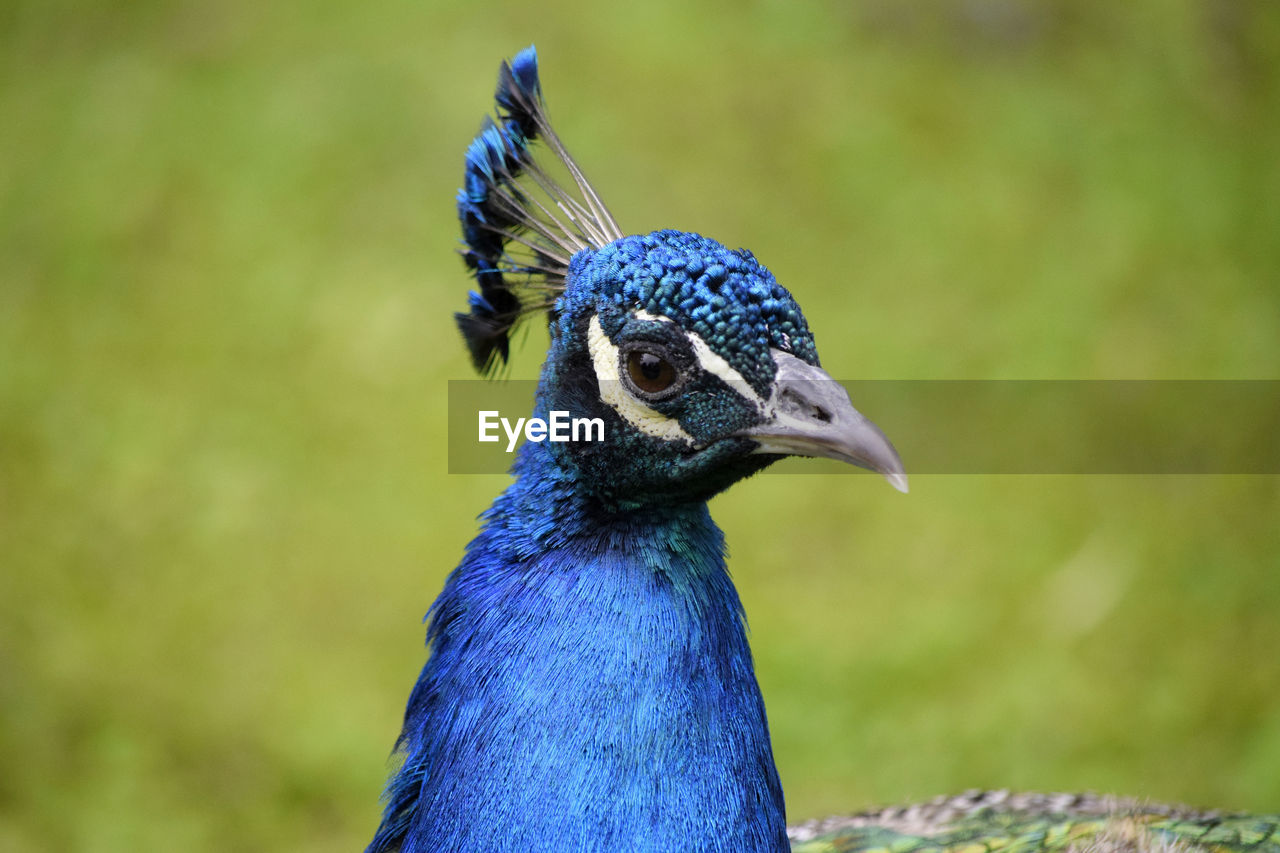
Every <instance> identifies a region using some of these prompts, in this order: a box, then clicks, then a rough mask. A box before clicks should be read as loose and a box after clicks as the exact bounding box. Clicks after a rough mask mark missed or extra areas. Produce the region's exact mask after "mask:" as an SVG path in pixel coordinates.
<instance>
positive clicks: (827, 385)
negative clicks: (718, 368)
mask: <svg viewBox="0 0 1280 853" xmlns="http://www.w3.org/2000/svg"><path fill="white" fill-rule="evenodd" d="M771 352H772V355H773V360H774V364H776V365H777V366H778V374H777V376H776V377H775V378H774V382H773V393H772V394H771V395H770V397H769V401H768V403H767V404H766V416H767V417H768V420H767V421H766V422H765V423H763V424H760V425H759V426H756V427H752V428H751V429H749V430H746V431H744V432H743V433H742V435H745V436H748V437H750V438H752V439H754V440H755V441H756V443H757V444H758V445H759V447H757V448H756V450H755V451H753V452H755V453H777V454H782V455H787V456H821V457H826V458H828V459H839V460H840V461H841V462H848V463H851V464H853V465H857V466H858V467H860V468H867V469H869V470H871V471H875V472H877V473H879V474H882V475H884V478H885V479H886V480H888V481H889V484H890V485H891V486H893V487H894V488H895V489H897V490H898V491H900V492H906V491H907V474H906V472H905V470H904V469H903V467H902V459H900V458H899V457H898V451H896V450H894V449H893V444H892V443H891V442H890V441H889V439H888V438H886V437H885V434H884V433H883V432H881V431H880V428H879V427H878V426H876V425H875V424H873V423H872V422H871V421H869V420H867V419H866V418H865V417H863V416H862V414H861V413H860V412H858V410H857V409H855V408H854V407H853V403H852V402H851V401H850V400H849V392H847V391H845V390H844V387H843V386H841V385H840V383H839V382H836V381H835V380H834V379H832V378H831V376H830V375H828V374H827V372H826V371H824V370H822V369H821V368H818V367H814V366H813V365H811V364H808V363H806V362H804V361H801V360H800V359H798V358H796V357H795V356H793V355H791V354H790V353H786V352H782V351H781V350H776V349H775V350H772V351H771Z"/></svg>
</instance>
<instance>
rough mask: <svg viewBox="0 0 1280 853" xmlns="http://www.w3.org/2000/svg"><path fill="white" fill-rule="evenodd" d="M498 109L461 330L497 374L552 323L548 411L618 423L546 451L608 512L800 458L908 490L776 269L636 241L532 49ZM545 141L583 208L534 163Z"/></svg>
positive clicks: (748, 258) (473, 225)
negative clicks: (546, 97)
mask: <svg viewBox="0 0 1280 853" xmlns="http://www.w3.org/2000/svg"><path fill="white" fill-rule="evenodd" d="M497 101H498V104H499V113H500V117H501V123H500V124H493V123H487V124H486V126H485V127H484V128H483V129H482V131H481V133H480V135H479V136H478V137H477V138H476V140H475V142H473V143H472V145H471V148H470V149H469V150H468V152H467V184H466V187H465V188H464V189H463V190H462V191H461V192H460V193H459V196H458V209H459V216H460V218H461V220H462V225H463V235H464V239H465V242H466V244H467V250H466V252H465V257H466V260H467V263H468V265H469V266H471V268H472V270H473V271H474V273H475V276H476V279H477V282H478V283H479V284H480V290H479V291H478V292H473V293H472V294H471V303H470V307H471V310H470V312H469V313H466V314H459V315H457V319H458V325H459V328H460V329H461V330H462V333H463V337H464V339H465V340H466V341H467V344H468V346H469V347H470V349H471V353H472V357H473V360H474V361H475V363H476V365H477V367H478V368H480V369H481V370H482V371H484V372H488V371H491V370H493V369H494V368H495V367H496V366H497V365H498V364H500V363H501V362H503V361H505V359H506V356H507V345H508V333H509V331H510V329H511V327H512V326H513V325H514V324H515V323H516V322H518V321H519V320H520V319H521V318H523V317H525V316H527V315H528V314H531V313H535V312H541V311H546V312H547V313H548V314H549V316H550V326H551V332H552V341H551V348H550V352H549V354H548V358H547V362H546V364H545V365H544V367H543V372H542V379H541V382H540V383H539V391H538V409H539V412H540V413H542V414H543V415H544V416H546V415H548V414H549V413H552V412H557V411H559V412H566V413H568V415H569V416H571V417H573V418H586V419H599V420H600V421H601V422H602V423H603V424H604V430H603V433H604V440H592V441H587V440H583V441H569V442H564V443H548V445H547V448H548V450H549V452H551V453H552V454H553V456H554V457H555V458H556V460H557V462H558V463H559V464H560V465H561V466H562V467H565V468H568V469H571V470H572V471H573V473H574V475H575V476H574V477H573V480H574V482H576V483H578V484H579V487H580V488H583V489H587V490H590V491H591V492H592V494H593V495H594V496H595V497H597V498H599V499H600V501H601V502H602V503H603V504H605V505H610V506H622V507H625V506H632V505H636V504H646V503H660V502H661V503H669V502H671V501H680V500H705V499H707V498H708V497H710V496H711V495H713V494H715V493H717V492H719V491H720V490H722V489H724V488H726V487H727V486H729V485H730V484H732V483H733V482H735V481H737V480H739V479H741V478H743V477H745V476H748V475H750V474H752V473H754V472H756V471H759V470H760V469H762V468H764V467H766V466H767V465H769V464H771V463H772V462H774V461H777V460H778V459H780V458H782V457H784V456H788V455H799V456H823V457H830V458H834V459H839V460H843V461H845V462H850V463H852V464H854V465H858V466H861V467H865V468H868V469H871V470H874V471H878V472H880V473H881V474H883V475H884V476H885V477H886V478H887V479H888V480H889V482H890V483H892V484H893V485H894V486H895V487H896V488H898V489H900V490H902V491H906V483H907V480H906V475H905V474H904V473H903V467H902V462H901V460H900V459H899V458H898V454H897V453H896V451H895V450H894V449H893V446H892V444H890V442H889V440H888V439H887V438H885V436H884V434H883V433H882V432H881V431H880V430H879V429H878V428H877V427H876V426H875V425H874V424H872V423H871V422H870V421H869V420H867V419H866V418H865V417H863V416H862V415H861V414H859V413H858V412H857V411H856V410H855V409H854V408H853V405H852V403H851V402H850V401H849V396H848V394H847V393H846V392H845V391H844V389H843V388H842V387H841V386H840V385H839V384H838V383H837V382H835V381H834V380H833V379H832V378H831V377H830V376H829V375H828V374H827V373H825V372H824V371H823V370H822V369H821V367H820V366H819V363H818V352H817V348H816V346H815V344H814V340H813V335H812V333H811V332H810V331H809V327H808V324H807V323H806V322H805V318H804V315H803V314H802V313H801V311H800V307H799V306H798V305H797V304H796V302H795V300H794V299H793V298H792V296H791V294H790V293H788V292H787V291H786V290H785V289H784V288H783V287H782V286H781V285H779V284H778V283H777V281H776V280H775V279H774V277H773V274H772V273H770V272H769V270H768V269H766V268H765V267H764V266H762V265H761V264H760V263H759V262H758V261H756V259H755V258H754V257H753V256H752V255H751V253H750V252H748V251H746V250H744V249H738V250H730V249H728V248H726V247H725V246H723V245H721V244H720V243H717V242H715V241H714V240H710V239H708V238H706V237H702V236H700V235H697V234H690V233H687V232H681V231H657V232H654V233H652V234H647V235H632V236H624V235H623V234H622V232H621V231H620V230H619V228H618V226H617V224H616V222H615V221H614V220H613V217H612V216H611V215H610V214H609V212H608V210H607V209H606V208H605V207H604V205H603V203H602V202H600V199H599V196H598V194H597V193H596V192H595V190H594V189H593V188H592V187H591V186H590V184H588V183H587V182H586V179H585V178H584V177H583V176H582V171H581V169H579V168H578V166H577V164H576V163H574V161H573V160H572V158H570V157H569V154H568V152H567V151H566V150H565V148H564V146H563V144H562V143H561V142H560V141H559V139H558V138H557V137H556V136H555V134H554V132H553V131H552V130H551V127H550V124H549V123H548V122H547V119H546V115H545V111H544V108H543V104H542V99H541V89H540V84H539V81H538V75H537V58H536V55H535V54H534V52H533V48H529V49H528V50H526V51H524V52H522V53H521V54H519V55H518V56H517V57H516V58H515V60H514V61H513V62H512V64H511V65H507V64H505V63H504V64H503V66H502V68H501V70H500V73H499V83H498V91H497ZM538 137H541V138H542V139H544V140H545V141H546V142H547V144H548V145H549V146H550V148H551V149H552V151H553V152H554V153H555V155H556V156H557V158H558V159H559V160H560V162H561V163H563V164H564V166H565V168H566V169H567V171H568V173H569V174H570V175H571V176H572V179H573V182H574V184H575V185H576V191H577V192H576V193H571V192H569V191H567V190H565V189H563V188H562V187H561V185H560V184H559V183H558V182H556V181H554V180H552V179H551V178H550V177H549V176H548V174H547V173H546V172H545V171H543V169H542V168H541V167H540V166H539V165H538V164H537V163H536V162H535V161H534V159H533V156H532V154H531V147H530V146H531V143H532V142H533V140H534V139H535V138H538ZM538 193H541V194H542V196H543V197H544V198H545V200H539V197H538ZM519 281H523V282H524V286H523V287H522V286H521V285H519V284H516V283H515V282H519Z"/></svg>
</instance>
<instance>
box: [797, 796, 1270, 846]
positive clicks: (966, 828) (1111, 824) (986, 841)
mask: <svg viewBox="0 0 1280 853" xmlns="http://www.w3.org/2000/svg"><path fill="white" fill-rule="evenodd" d="M790 835H791V842H792V843H791V850H792V853H854V851H856V853H1038V851H1064V853H1280V816H1278V815H1266V816H1252V815H1223V814H1218V813H1212V812H1195V811H1192V810H1189V809H1180V808H1175V807H1170V806H1157V805H1144V804H1140V803H1136V802H1133V801H1124V800H1115V799H1110V798H1103V797H1096V796H1093V795H1087V794H1086V795H1066V794H1009V793H1008V792H1006V791H994V792H982V793H970V794H965V795H963V796H960V797H952V798H940V799H937V800H932V801H930V802H928V803H924V804H921V805H917V806H910V807H905V808H897V809H886V810H884V811H881V812H875V813H867V814H862V815H854V816H852V817H846V818H832V819H829V820H826V821H820V822H812V823H809V824H806V825H803V826H799V827H794V828H793V829H791V830H790Z"/></svg>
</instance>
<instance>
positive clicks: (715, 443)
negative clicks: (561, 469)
mask: <svg viewBox="0 0 1280 853" xmlns="http://www.w3.org/2000/svg"><path fill="white" fill-rule="evenodd" d="M553 333H554V334H553V342H552V347H551V352H550V355H549V358H548V360H547V364H546V367H545V368H544V371H543V377H542V383H541V385H540V390H539V395H540V402H541V403H542V407H543V408H544V409H545V410H546V411H548V412H550V411H557V410H558V411H566V412H568V413H569V414H570V416H572V417H587V418H599V419H601V420H602V421H603V422H604V425H605V428H604V440H603V441H577V442H567V443H563V444H553V445H550V447H551V448H552V452H553V453H555V454H556V455H557V459H558V461H559V462H560V464H561V465H563V466H566V467H568V468H571V469H573V470H574V472H575V474H576V475H577V476H576V480H577V482H579V483H580V484H582V487H583V488H584V489H587V490H589V491H590V492H592V493H593V494H594V495H596V496H597V497H599V498H600V499H601V501H602V502H603V503H604V504H606V505H611V506H618V507H629V506H637V505H645V504H651V503H658V502H670V501H678V500H706V499H707V498H708V497H710V496H711V495H713V494H715V493H717V492H719V491H721V490H722V489H724V488H726V487H727V486H729V485H731V484H732V483H733V482H735V481H737V480H739V479H741V478H743V477H745V476H748V475H749V474H752V473H754V472H756V471H758V470H760V469H762V468H764V467H765V466H767V465H769V464H770V463H772V462H774V461H776V460H777V459H779V458H781V457H783V456H786V455H800V456H827V457H832V458H836V459H842V460H844V461H847V462H851V463H853V464H855V465H860V466H862V467H866V468H870V469H872V470H875V471H879V472H881V473H883V474H884V475H885V476H886V477H887V478H889V480H890V482H892V483H893V484H894V485H895V486H897V487H898V488H905V483H906V478H905V476H904V475H903V474H902V463H901V462H900V461H899V459H898V456H897V453H896V452H895V451H894V450H893V447H892V445H891V444H890V443H889V441H888V440H887V439H886V438H885V437H884V435H883V434H882V433H881V432H880V430H879V429H877V428H876V427H875V425H874V424H872V423H871V422H870V421H868V420H866V419H865V418H863V417H862V416H861V415H860V414H858V412H856V411H855V410H854V408H853V406H852V404H851V403H850V402H849V397H848V395H847V394H846V393H845V391H844V389H843V388H841V387H840V385H839V384H838V383H836V382H835V381H834V380H832V379H831V377H830V376H828V375H827V374H826V373H825V372H824V371H823V370H822V369H821V368H820V367H819V366H818V353H817V349H816V347H815V345H814V341H813V335H812V334H811V333H810V331H809V327H808V324H807V323H806V322H805V319H804V315H803V314H802V313H801V311H800V308H799V306H798V305H797V304H796V302H795V300H794V299H792V297H791V295H790V294H789V293H788V292H787V291H786V290H785V289H784V288H782V287H781V286H780V285H779V284H778V283H777V281H775V280H774V278H773V275H772V274H771V273H770V272H769V271H768V270H767V269H765V268H764V267H763V266H761V265H760V264H759V263H758V262H757V261H756V260H755V258H753V257H752V256H751V254H750V253H748V252H746V251H742V250H739V251H730V250H729V249H726V248H725V247H724V246H722V245H720V244H719V243H716V242H714V241H712V240H708V239H706V238H704V237H700V236H698V235H695V234H687V233H683V232H675V231H659V232H655V233H653V234H649V235H645V236H635V237H626V238H623V239H621V240H618V241H616V242H614V243H611V244H609V245H607V246H605V247H604V248H602V249H596V250H584V251H582V252H579V253H578V254H577V255H576V256H575V257H574V258H573V262H572V263H571V265H570V267H569V273H568V276H567V279H566V289H565V291H564V294H563V295H562V296H561V298H560V300H559V301H558V302H557V304H556V319H555V320H554V321H553Z"/></svg>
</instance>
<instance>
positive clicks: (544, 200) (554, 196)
mask: <svg viewBox="0 0 1280 853" xmlns="http://www.w3.org/2000/svg"><path fill="white" fill-rule="evenodd" d="M494 100H495V101H496V102H497V105H498V121H497V122H494V121H493V120H492V119H490V118H487V117H486V118H485V120H484V123H483V124H482V125H481V127H480V132H479V133H478V134H477V135H476V138H475V139H474V140H472V142H471V144H470V146H468V148H467V153H466V174H465V179H464V183H463V188H462V189H461V190H459V191H458V219H459V220H460V222H461V224H462V239H463V242H464V243H465V244H466V248H465V250H464V251H463V253H462V254H463V259H464V260H465V261H466V264H467V266H468V267H469V268H470V269H471V271H472V275H473V276H474V277H475V280H476V284H477V285H478V286H479V288H480V289H479V291H473V292H472V293H471V295H470V299H469V310H468V311H467V312H465V313H461V312H460V313H457V314H455V315H454V318H455V320H456V321H457V324H458V329H459V331H461V332H462V337H463V340H465V341H466V344H467V348H468V349H469V350H470V352H471V360H472V363H473V364H474V365H475V367H476V369H477V370H479V371H480V372H481V373H483V374H490V373H492V372H493V371H494V370H496V369H497V368H498V367H499V366H500V365H502V364H505V363H506V361H507V358H508V355H509V341H510V333H511V330H512V328H513V327H514V326H515V324H516V323H517V322H519V321H520V320H521V319H522V318H523V317H525V316H526V315H528V314H531V313H536V312H539V311H544V310H547V309H549V308H550V307H551V306H552V305H553V304H554V303H555V300H556V297H557V296H559V294H560V292H561V291H562V290H563V289H564V276H565V271H566V270H567V269H568V267H569V259H570V258H572V257H573V256H574V255H575V254H576V253H577V252H579V251H581V250H582V249H586V248H591V247H595V248H600V247H602V246H605V245H607V244H608V243H611V242H613V241H614V240H617V239H618V238H620V237H622V232H621V231H620V230H619V228H618V224H617V222H615V221H614V219H613V216H612V215H610V213H609V211H608V209H607V208H606V207H605V206H604V203H603V202H602V201H601V200H600V197H599V195H598V194H597V193H596V191H595V189H594V188H592V186H591V185H590V184H589V183H588V182H587V179H586V177H585V176H584V175H583V174H582V170H581V169H580V168H578V164H577V163H575V162H574V160H573V158H572V157H570V156H569V152H568V151H567V150H566V149H565V147H564V144H563V143H562V142H561V141H560V138H559V137H558V136H556V134H555V131H554V130H552V128H551V124H550V122H549V121H548V119H547V114H546V106H545V105H544V103H543V101H542V84H541V82H540V81H539V79H538V56H537V53H536V52H535V51H534V49H533V47H529V48H526V49H525V50H522V51H521V52H520V53H519V54H517V55H516V57H515V58H514V59H513V60H512V61H511V62H510V63H507V62H503V63H502V66H501V67H500V68H499V69H498V88H497V91H496V92H495V93H494ZM537 139H541V140H542V141H543V142H544V143H545V144H546V145H547V147H548V148H550V149H551V153H552V154H553V155H555V158H556V159H557V160H558V161H559V162H560V164H561V165H562V166H563V167H564V169H565V170H566V171H567V172H568V173H569V176H570V178H571V179H572V182H573V183H572V189H573V191H572V192H571V191H570V190H567V189H565V188H564V187H563V186H561V184H560V183H559V182H557V181H556V180H555V178H553V177H552V176H551V175H550V174H548V173H547V172H546V171H545V170H544V169H543V168H542V167H541V166H540V165H539V164H538V163H537V162H536V161H535V160H534V156H533V149H532V144H533V142H534V141H535V140H537Z"/></svg>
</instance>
